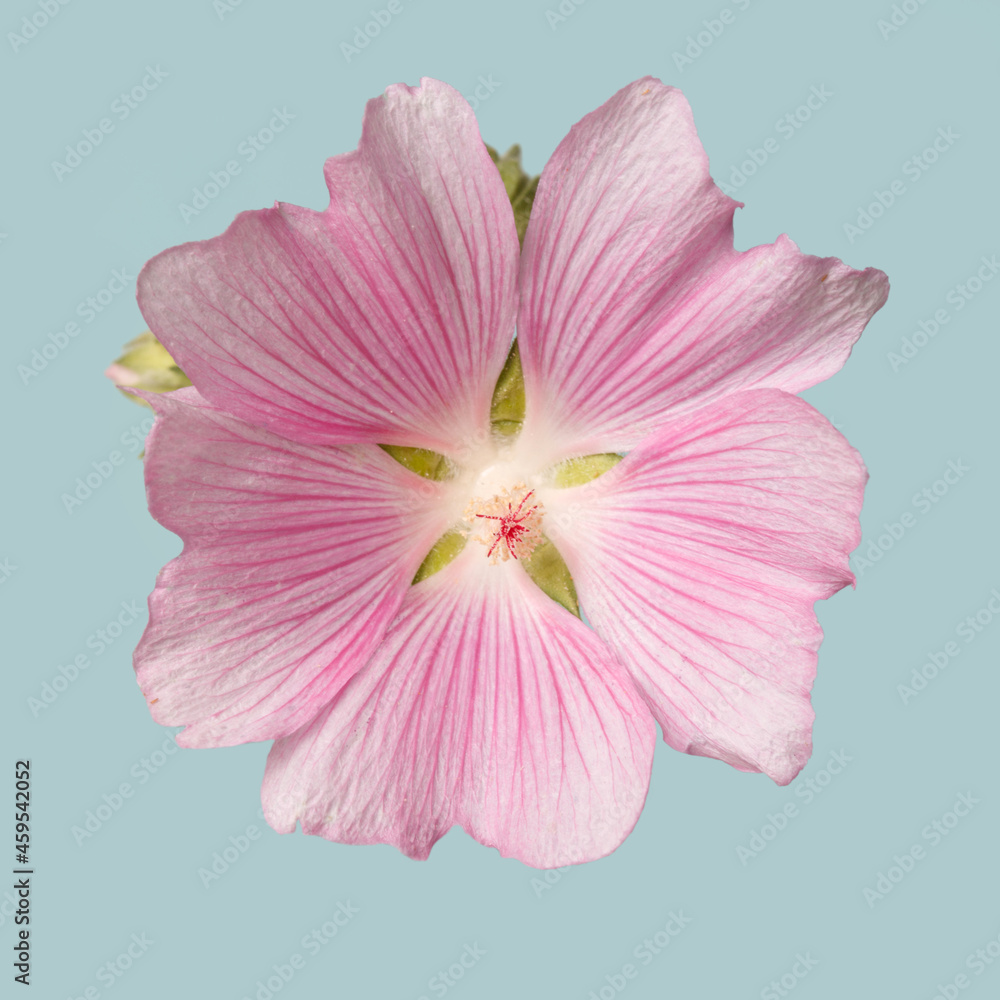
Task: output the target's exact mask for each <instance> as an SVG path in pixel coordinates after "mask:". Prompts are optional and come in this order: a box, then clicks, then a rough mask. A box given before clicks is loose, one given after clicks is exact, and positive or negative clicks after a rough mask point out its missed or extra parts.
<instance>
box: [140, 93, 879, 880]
mask: <svg viewBox="0 0 1000 1000" xmlns="http://www.w3.org/2000/svg"><path fill="white" fill-rule="evenodd" d="M326 180H327V184H328V187H329V190H330V205H329V207H328V208H327V209H326V210H325V211H323V212H315V211H311V210H309V209H305V208H299V207H296V206H293V205H284V204H278V205H276V206H275V207H274V208H271V209H264V210H261V211H255V212H245V213H243V214H241V215H240V216H238V217H237V219H236V221H235V222H234V223H233V224H232V225H231V226H230V227H229V229H228V230H227V231H226V232H225V233H224V234H223V235H222V236H219V237H216V238H215V239H211V240H207V241H204V242H200V243H188V244H185V245H183V246H179V247H175V248H173V249H171V250H168V251H166V252H165V253H162V254H160V255H159V256H158V257H156V258H154V259H153V260H152V261H150V262H149V263H148V264H147V265H146V267H145V269H144V270H143V272H142V275H141V276H140V279H139V303H140V306H141V308H142V312H143V315H144V316H145V318H146V319H147V321H148V323H149V325H150V327H151V329H152V330H153V332H154V333H155V334H156V336H157V337H158V338H159V339H160V340H161V341H162V342H163V343H164V344H165V346H166V347H167V349H168V350H169V351H170V353H171V355H172V356H173V357H174V358H175V359H176V360H177V362H178V364H179V365H180V367H181V368H182V369H183V371H184V372H185V373H186V374H187V375H188V376H189V377H190V378H191V380H192V382H193V387H191V388H185V389H180V390H178V391H176V392H173V393H169V394H167V395H162V396H155V395H152V394H150V395H147V396H146V398H148V399H149V402H150V403H151V404H152V405H153V407H154V408H155V410H156V411H157V414H158V418H157V422H156V426H155V428H154V430H153V432H152V435H151V437H150V441H149V444H148V455H147V459H146V476H147V486H148V494H149V505H150V510H151V511H152V513H153V515H154V516H155V517H156V518H157V519H158V520H159V521H160V522H161V523H162V524H163V525H165V526H166V527H167V528H169V529H171V530H172V531H175V532H176V533H177V534H179V535H180V536H181V537H182V538H183V540H184V551H183V554H182V555H181V556H180V557H179V558H177V559H175V560H173V561H172V562H171V563H169V564H168V565H167V566H166V567H165V568H164V570H163V571H162V573H161V574H160V577H159V579H158V581H157V585H156V589H155V591H154V592H153V595H152V597H151V598H150V622H149V626H148V628H147V630H146V633H145V635H144V636H143V638H142V641H141V643H140V645H139V648H138V649H137V650H136V656H135V663H136V670H137V673H138V679H139V683H140V684H141V686H142V688H143V691H144V692H145V694H146V696H147V698H148V700H149V703H150V705H151V706H152V712H153V716H154V718H155V719H156V720H157V721H158V722H160V723H163V724H166V725H175V726H176V725H182V726H185V727H186V728H185V729H184V732H183V733H182V734H181V736H180V737H179V740H178V742H179V743H180V744H181V745H184V746H189V747H212V746H230V745H233V744H238V743H245V742H248V741H253V740H266V739H273V740H276V742H275V744H274V747H273V749H272V750H271V754H270V757H269V759H268V764H267V771H266V774H265V777H264V785H263V800H264V807H265V811H266V815H267V818H268V821H269V822H270V823H271V825H272V826H273V827H274V828H275V829H276V830H279V831H281V832H291V831H293V830H294V829H295V825H296V822H299V823H301V825H302V829H303V830H304V832H306V833H310V834H319V835H321V836H323V837H326V838H328V839H330V840H336V841H342V842H349V843H375V842H388V843H392V844H395V845H396V846H397V847H398V848H399V849H400V850H402V851H404V852H405V853H406V854H408V855H410V856H411V857H416V858H425V857H427V855H428V853H429V851H430V849H431V847H432V845H433V844H434V842H435V841H436V840H437V839H438V838H439V837H441V836H442V835H443V834H444V833H445V832H446V831H447V830H448V829H449V828H450V827H451V826H452V825H453V824H456V823H458V824H461V825H462V826H463V827H464V828H465V829H466V830H467V831H468V832H469V833H470V834H471V835H472V836H473V837H475V838H476V839H478V840H480V841H481V842H483V843H484V844H488V845H492V846H495V847H497V848H498V849H499V851H500V852H501V853H502V854H503V855H505V856H514V857H517V858H520V859H521V860H522V861H524V862H526V863H527V864H530V865H535V866H538V867H551V866H556V865H564V864H568V863H573V862H580V861H586V860H590V859H593V858H597V857H600V856H602V855H604V854H607V853H608V852H610V851H612V850H613V849H614V848H615V847H617V846H618V844H620V843H621V841H622V840H623V839H624V837H625V836H626V835H627V834H628V832H629V831H630V830H631V828H632V826H633V825H634V824H635V822H636V819H637V817H638V815H639V812H640V810H641V808H642V805H643V801H644V799H645V795H646V790H647V787H648V780H649V771H650V765H651V761H652V757H653V748H654V741H655V723H659V724H660V726H661V727H662V730H663V735H664V739H665V740H666V741H667V742H668V743H669V744H670V745H671V746H673V747H675V748H676V749H678V750H682V751H684V752H687V753H694V754H701V755H705V756H710V757H716V758H718V759H719V760H722V761H725V762H727V763H729V764H731V765H732V766H733V767H736V768H738V769H740V770H744V771H762V772H764V773H765V774H768V775H770V776H771V777H772V778H773V779H774V780H775V781H777V782H778V783H780V784H785V783H787V782H789V781H791V780H792V778H793V777H794V776H795V775H796V774H797V773H798V771H799V770H800V769H801V768H802V766H803V764H804V763H805V762H806V760H807V759H808V757H809V754H810V750H811V735H810V733H811V724H812V719H813V711H812V708H811V706H810V701H809V692H810V687H811V685H812V681H813V677H814V673H815V666H816V659H817V649H818V647H819V644H820V639H821V632H820V629H819V626H818V625H817V622H816V618H815V616H814V614H813V610H812V607H813V602H814V601H816V600H817V599H819V598H825V597H829V596H830V595H831V594H833V593H835V592H836V591H837V590H839V589H840V588H841V587H843V586H845V584H847V583H849V582H852V580H853V577H852V575H851V572H850V570H849V568H848V560H847V555H848V553H849V552H850V551H851V550H852V549H853V548H854V547H855V546H856V544H857V543H858V540H859V526H858V512H859V510H860V507H861V500H862V492H863V488H864V482H865V478H866V473H865V469H864V466H863V465H862V463H861V460H860V458H859V457H858V455H857V453H856V452H855V451H854V450H853V449H852V448H851V447H850V446H849V445H848V444H847V443H846V442H845V440H844V439H843V438H842V437H841V435H840V434H839V433H838V432H837V431H836V430H834V429H833V427H832V426H831V425H830V424H829V423H828V422H827V421H826V419H825V418H824V417H822V416H821V415H820V414H819V413H818V412H816V410H814V409H813V408H812V407H811V406H809V405H808V404H807V403H805V402H804V401H803V400H801V399H799V398H798V397H797V396H796V395H794V394H795V393H798V392H800V391H801V390H803V389H806V388H808V387H809V386H811V385H814V384H815V383H817V382H819V381H821V380H823V379H825V378H828V377H829V376H830V375H832V374H833V373H834V372H836V371H837V370H838V369H839V368H840V367H841V365H842V364H843V363H844V361H845V360H846V358H847V356H848V354H849V353H850V350H851V346H852V345H853V344H854V342H855V340H857V338H858V336H859V335H860V333H861V331H862V329H863V328H864V326H865V324H866V323H867V322H868V320H869V319H870V318H871V316H872V314H873V313H874V312H875V311H876V310H877V309H879V308H880V307H881V306H882V304H883V303H884V301H885V298H886V295H887V291H888V283H887V281H886V278H885V275H884V274H882V273H881V272H880V271H876V270H874V269H868V270H865V271H855V270H852V269H851V268H849V267H847V266H845V265H844V264H842V263H841V262H840V261H839V260H836V259H834V258H818V257H810V256H806V255H804V254H802V253H801V252H800V251H799V250H798V248H797V247H796V246H795V244H794V243H792V241H791V240H790V239H788V238H787V237H784V236H783V237H781V238H779V239H778V241H777V242H776V243H774V244H772V245H768V246H760V247H756V248H754V249H752V250H749V251H746V252H744V253H737V252H736V251H735V250H734V249H733V238H732V217H733V211H734V209H735V208H736V207H737V203H736V202H734V201H732V200H730V199H729V198H728V197H726V196H725V195H723V194H722V193H721V192H720V191H719V189H718V188H717V187H716V186H715V185H714V184H713V182H712V180H711V178H710V176H709V172H708V161H707V158H706V156H705V153H704V151H703V149H702V147H701V145H700V143H699V141H698V138H697V134H696V132H695V129H694V125H693V123H692V119H691V113H690V109H689V107H688V105H687V103H686V101H685V100H684V98H683V96H682V95H681V94H680V92H679V91H677V90H674V89H672V88H670V87H665V86H664V85H663V84H661V83H660V82H659V81H657V80H654V79H652V78H649V77H647V78H645V79H643V80H639V81H638V82H636V83H633V84H631V85H629V86H627V87H625V88H624V89H623V90H621V91H619V92H618V93H617V94H616V95H615V96H614V97H612V98H611V100H609V101H608V102H607V103H606V104H604V105H603V106H602V107H600V108H598V109H597V110H596V111H594V112H593V113H591V114H589V115H587V117H585V118H584V119H583V120H582V121H581V122H579V123H578V124H577V125H576V126H574V128H573V129H572V130H571V131H570V133H569V135H568V136H567V137H566V138H565V139H564V140H563V142H562V143H561V144H560V146H559V147H558V149H557V150H556V152H555V154H554V155H553V157H552V159H551V160H550V161H549V163H548V165H547V166H546V168H545V171H544V173H543V175H542V180H541V183H540V184H539V187H538V192H537V197H536V199H535V203H534V209H533V211H532V216H531V223H530V226H529V229H528V233H527V237H526V239H525V242H524V248H523V252H521V253H519V247H518V239H517V235H516V232H515V226H514V219H513V215H512V211H511V207H510V204H509V202H508V199H507V197H506V194H505V191H504V187H503V184H502V183H501V180H500V176H499V174H498V172H497V169H496V167H495V166H494V165H493V163H492V162H491V160H490V157H489V156H488V155H487V151H486V149H485V148H484V146H483V143H482V140H481V139H480V137H479V132H478V130H477V127H476V121H475V118H474V116H473V114H472V111H471V109H470V108H469V106H468V105H467V104H466V103H465V101H464V100H463V99H462V98H461V97H460V95H459V94H458V93H457V92H456V91H454V90H452V89H451V88H450V87H448V86H446V85H445V84H443V83H439V82H437V81H434V80H424V81H422V83H421V86H420V87H418V88H409V87H405V86H402V85H400V86H394V87H390V88H389V89H388V90H387V91H386V93H385V95H384V96H382V97H380V98H376V99H375V100H373V101H371V102H369V104H368V107H367V109H366V112H365V118H364V125H363V130H362V136H361V141H360V144H359V147H358V149H357V151H356V152H353V153H348V154H346V155H343V156H336V157H333V158H332V159H330V160H328V161H327V164H326ZM515 323H516V332H517V338H518V344H519V346H520V355H521V359H522V362H523V370H524V385H525V392H526V406H527V409H526V413H525V417H524V422H523V430H522V432H521V433H520V435H519V436H517V437H516V438H515V439H514V440H513V443H505V442H506V441H507V440H508V439H504V442H498V441H497V440H496V439H495V438H494V437H493V436H491V433H490V404H491V398H492V393H493V388H494V385H495V383H496V381H497V377H498V375H499V373H500V371H501V368H502V367H503V365H504V359H505V357H506V355H507V353H508V349H509V348H510V345H511V339H512V337H513V336H514V333H515ZM380 444H381V445H405V446H411V447H419V448H426V449H432V450H433V451H435V452H439V453H441V454H443V455H445V456H447V457H448V458H450V459H451V461H452V462H453V464H454V466H455V474H454V475H453V476H452V478H450V479H445V480H442V481H432V480H428V479H421V478H420V477H418V476H417V475H416V474H415V473H413V472H411V471H410V470H409V469H407V468H405V467H404V466H403V465H401V464H399V463H397V462H395V461H394V460H393V459H392V458H390V457H389V455H388V454H387V453H386V452H385V451H384V450H382V449H381V448H379V447H378V445H380ZM609 452H619V453H621V452H627V456H626V457H625V458H624V459H623V460H622V461H621V462H620V463H619V464H617V465H615V466H614V468H613V469H612V470H611V471H610V472H607V473H605V474H604V475H603V476H600V477H598V478H596V479H594V480H593V481H592V482H590V483H588V484H586V485H580V486H572V487H569V488H558V487H557V486H556V485H554V473H553V469H555V468H557V467H558V466H559V463H561V462H564V461H565V460H567V459H570V458H574V457H577V456H585V455H591V454H597V453H609ZM463 515H464V516H465V520H464V521H463ZM477 518H478V520H477ZM463 524H464V525H465V527H466V529H467V530H469V531H470V533H471V532H472V531H473V530H475V531H478V532H480V537H481V540H482V541H483V542H484V544H476V543H475V542H474V541H472V540H470V542H469V543H468V544H466V545H465V546H464V548H463V549H462V550H461V552H460V554H459V555H458V556H457V557H456V558H455V559H454V561H452V562H451V563H449V564H448V565H447V566H445V568H444V569H442V570H440V572H437V573H435V574H434V575H432V576H429V577H428V578H427V579H424V580H422V581H421V582H419V583H416V584H413V585H411V581H412V580H413V578H414V574H415V573H416V571H417V569H418V567H420V565H421V563H422V561H423V560H424V557H425V556H426V555H427V554H428V552H429V550H430V549H431V548H432V547H433V546H434V545H435V543H436V542H437V541H438V539H440V538H441V537H442V536H443V535H444V534H445V533H446V532H448V531H449V529H452V528H453V527H454V526H455V525H463ZM483 532H485V535H483V534H482V533H483ZM491 533H492V534H491ZM543 536H544V537H546V538H549V539H551V540H552V541H553V542H554V543H555V545H556V547H557V548H558V551H559V552H560V553H561V555H562V556H563V558H564V560H565V562H566V564H567V565H568V567H569V570H570V571H571V573H572V577H573V581H574V582H575V586H576V590H577V593H578V594H579V598H580V604H581V606H582V609H583V611H584V613H585V615H586V618H587V620H588V621H589V623H590V625H591V626H592V628H591V627H588V626H587V625H586V624H584V622H583V621H582V620H581V619H580V618H578V617H576V616H575V615H574V614H572V613H571V612H570V611H568V610H567V609H566V608H565V607H563V606H561V605H560V604H559V603H557V602H556V601H555V600H552V599H551V598H550V597H548V596H546V594H545V593H543V592H542V590H540V589H539V587H538V586H536V585H535V583H534V582H532V579H531V578H530V577H529V576H528V574H527V573H526V572H525V570H524V559H525V558H526V557H528V556H530V553H531V551H532V550H533V548H534V546H535V545H536V544H537V543H538V541H539V539H540V538H542V537H543ZM498 556H499V558H498Z"/></svg>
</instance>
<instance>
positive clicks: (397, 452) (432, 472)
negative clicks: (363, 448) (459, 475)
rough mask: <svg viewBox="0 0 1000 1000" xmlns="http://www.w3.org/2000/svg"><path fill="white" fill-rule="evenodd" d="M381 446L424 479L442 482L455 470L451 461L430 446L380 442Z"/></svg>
mask: <svg viewBox="0 0 1000 1000" xmlns="http://www.w3.org/2000/svg"><path fill="white" fill-rule="evenodd" d="M379 447H380V448H381V449H382V450H383V451H384V452H385V453H386V454H388V455H389V456H390V457H391V458H394V459H395V460H396V461H397V462H399V464H400V465H403V466H405V467H406V468H407V469H409V470H410V471H411V472H415V473H416V474H417V475H418V476H423V477H424V479H433V480H434V481H435V482H440V481H441V480H443V479H450V478H451V476H452V473H453V471H454V467H453V466H452V464H451V462H450V461H449V460H448V459H447V458H446V457H445V456H444V455H440V454H438V452H436V451H431V450H430V449H428V448H410V447H406V446H404V445H400V444H380V445H379Z"/></svg>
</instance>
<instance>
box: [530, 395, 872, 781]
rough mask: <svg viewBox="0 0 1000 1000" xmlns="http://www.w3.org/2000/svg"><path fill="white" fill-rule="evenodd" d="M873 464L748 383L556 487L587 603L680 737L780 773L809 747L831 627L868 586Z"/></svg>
mask: <svg viewBox="0 0 1000 1000" xmlns="http://www.w3.org/2000/svg"><path fill="white" fill-rule="evenodd" d="M866 478H867V473H866V472H865V469H864V466H863V465H862V463H861V460H860V458H859V457H858V455H857V453H856V452H855V451H854V450H853V449H852V448H851V447H850V446H849V445H848V444H847V442H846V441H845V440H844V439H843V438H842V437H841V435H840V434H839V433H837V431H835V430H834V429H833V427H832V426H831V425H830V424H829V423H828V422H827V421H826V419H825V418H824V417H823V416H821V415H820V414H819V413H817V412H816V411H815V410H814V409H813V408H812V407H811V406H809V404H808V403H806V402H805V401H803V400H801V399H799V398H798V397H796V396H790V395H788V394H786V393H783V392H780V391H778V390H773V389H767V390H756V391H751V392H743V393H737V394H734V395H731V396H728V397H727V398H726V399H725V400H723V401H721V402H719V403H715V404H713V405H711V406H707V407H705V408H704V409H701V410H699V411H697V412H696V413H693V414H689V415H687V416H684V417H682V418H678V419H677V420H675V421H673V422H672V423H671V424H670V425H669V427H668V428H667V429H665V430H664V431H663V432H662V433H661V434H658V435H656V436H655V437H654V438H651V439H649V440H647V441H646V442H644V443H643V445H642V446H640V447H639V448H638V449H636V450H635V451H634V452H632V453H631V454H629V455H628V456H627V457H626V458H625V459H624V460H623V461H622V462H621V463H620V464H619V465H618V466H616V467H615V469H613V470H611V472H609V473H606V474H605V476H603V477H601V478H600V479H596V480H594V481H593V483H592V484H588V485H587V486H583V487H578V488H575V489H568V490H563V491H556V490H551V491H548V492H546V494H545V496H544V503H545V506H546V509H547V511H548V518H549V523H550V524H551V525H552V526H553V527H556V526H559V527H561V529H562V530H561V531H560V532H559V535H558V541H557V544H558V545H559V548H560V551H561V552H562V553H563V556H564V557H565V559H566V562H567V565H568V566H569V568H570V571H571V572H572V574H573V579H574V581H575V582H576V587H577V591H578V593H579V596H580V602H581V605H582V607H583V609H584V611H585V613H586V614H587V616H588V618H589V619H590V621H591V622H592V623H593V625H594V628H595V629H596V630H597V633H598V634H599V635H600V636H601V637H602V638H603V639H604V640H605V641H606V642H607V643H608V644H609V645H610V646H612V648H614V649H615V650H616V652H617V653H618V654H619V656H620V657H621V658H622V660H623V662H624V663H626V664H627V665H628V667H629V669H630V671H631V673H632V676H633V678H634V679H635V681H636V683H637V684H638V685H639V686H640V687H641V689H642V691H643V692H644V693H645V695H646V698H647V699H648V701H649V703H650V706H651V708H652V710H653V714H654V715H655V716H656V719H657V721H658V722H659V723H660V725H661V726H662V728H663V735H664V739H665V740H666V741H667V742H668V743H669V744H670V745H671V746H673V747H675V748H677V749H678V750H683V751H686V752H687V753H694V754H702V755H705V756H709V757H717V758H718V759H719V760H724V761H726V762H727V763H729V764H732V765H733V766H734V767H737V768H739V769H741V770H749V771H763V772H764V773H765V774H768V775H770V776H771V777H772V778H773V779H774V780H775V781H777V782H778V783H779V784H786V783H787V782H789V781H791V780H792V778H794V777H795V775H796V774H797V773H798V771H799V770H800V769H801V768H802V766H803V765H804V764H805V762H806V761H807V760H808V758H809V754H810V752H811V726H812V719H813V712H812V708H811V706H810V703H809V692H810V688H811V686H812V682H813V678H814V676H815V671H816V658H817V655H816V654H817V650H818V649H819V644H820V641H821V639H822V631H821V629H820V627H819V625H818V624H817V621H816V616H815V614H814V612H813V602H814V601H816V600H818V599H820V598H826V597H829V596H830V595H831V594H833V593H835V592H836V591H837V590H839V589H840V588H841V587H843V586H845V585H846V584H848V583H852V582H853V580H854V577H853V576H852V574H851V572H850V569H849V567H848V560H847V556H848V553H849V552H850V551H851V550H852V549H853V548H854V547H855V546H856V545H857V544H858V542H859V540H860V537H861V533H860V527H859V524H858V513H859V511H860V509H861V500H862V494H863V491H864V484H865V480H866Z"/></svg>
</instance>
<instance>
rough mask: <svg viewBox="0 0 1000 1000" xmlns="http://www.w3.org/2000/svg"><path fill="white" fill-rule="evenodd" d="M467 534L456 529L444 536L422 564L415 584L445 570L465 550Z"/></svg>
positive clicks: (435, 544)
mask: <svg viewBox="0 0 1000 1000" xmlns="http://www.w3.org/2000/svg"><path fill="white" fill-rule="evenodd" d="M465 541H466V533H465V532H464V531H460V530H459V529H458V528H454V529H452V530H451V531H449V532H446V533H445V534H443V535H442V536H441V537H440V538H439V539H438V540H437V541H436V542H435V543H434V548H432V549H431V550H430V552H428V553H427V558H426V559H424V561H423V562H422V563H421V564H420V569H418V570H417V575H416V576H415V577H414V578H413V583H420V581H421V580H426V579H427V577H429V576H433V575H434V574H435V573H436V572H437V571H438V570H441V569H444V568H445V566H447V565H448V563H450V562H451V561H452V560H453V559H454V558H455V556H457V555H458V554H459V552H461V551H462V549H464V548H465Z"/></svg>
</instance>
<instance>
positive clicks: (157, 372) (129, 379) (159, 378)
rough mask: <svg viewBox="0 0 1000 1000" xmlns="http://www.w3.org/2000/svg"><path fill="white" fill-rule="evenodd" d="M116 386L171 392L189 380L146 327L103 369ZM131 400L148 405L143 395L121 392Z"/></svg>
mask: <svg viewBox="0 0 1000 1000" xmlns="http://www.w3.org/2000/svg"><path fill="white" fill-rule="evenodd" d="M104 374H105V375H107V377H108V378H109V379H111V381H112V382H114V383H115V384H116V385H117V386H118V387H119V388H121V387H122V386H127V387H129V388H131V389H146V390H148V391H149V392H173V390H174V389H183V388H184V386H187V385H190V384H191V380H190V379H189V378H188V377H187V375H185V374H184V372H182V371H181V370H180V368H179V367H178V366H177V365H176V364H175V363H174V359H173V358H172V357H171V356H170V354H169V353H168V352H167V349H166V348H165V347H164V346H163V344H161V343H160V342H159V341H158V340H157V339H156V337H154V336H153V334H152V333H150V331H149V330H147V331H146V332H145V333H143V334H140V335H139V336H138V337H136V338H135V340H130V341H129V342H128V343H127V344H126V345H125V353H124V354H122V356H121V357H120V358H118V360H117V361H115V362H114V364H112V365H111V366H110V367H109V368H108V369H107V371H105V373H104ZM125 395H126V396H128V398H129V399H131V400H132V402H133V403H139V405H140V406H149V403H147V402H146V401H145V400H144V399H139V397H138V396H133V395H131V394H130V393H125Z"/></svg>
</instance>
